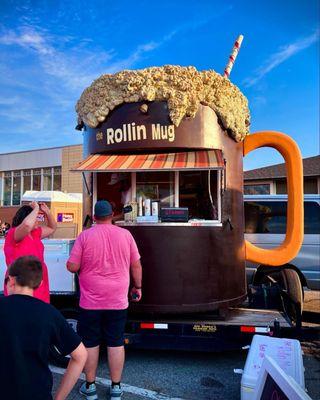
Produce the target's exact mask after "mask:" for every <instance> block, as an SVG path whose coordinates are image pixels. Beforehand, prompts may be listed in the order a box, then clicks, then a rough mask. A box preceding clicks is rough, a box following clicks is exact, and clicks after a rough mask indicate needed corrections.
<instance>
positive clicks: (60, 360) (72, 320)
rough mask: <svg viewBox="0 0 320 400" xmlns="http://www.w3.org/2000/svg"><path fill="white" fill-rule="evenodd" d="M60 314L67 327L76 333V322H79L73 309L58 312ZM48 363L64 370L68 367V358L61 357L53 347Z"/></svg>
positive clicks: (77, 315)
mask: <svg viewBox="0 0 320 400" xmlns="http://www.w3.org/2000/svg"><path fill="white" fill-rule="evenodd" d="M60 312H61V314H62V315H63V316H64V317H65V319H66V320H67V321H68V323H69V325H70V326H71V327H72V328H73V329H74V330H75V331H77V325H78V320H79V312H78V311H77V310H74V309H65V310H60ZM49 358H50V362H51V363H52V364H54V365H56V366H57V367H62V368H66V367H67V366H68V363H69V360H70V356H64V355H62V354H61V353H60V352H59V350H58V349H57V348H56V347H55V346H52V347H51V348H50V355H49Z"/></svg>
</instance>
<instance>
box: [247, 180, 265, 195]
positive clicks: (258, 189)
mask: <svg viewBox="0 0 320 400" xmlns="http://www.w3.org/2000/svg"><path fill="white" fill-rule="evenodd" d="M244 194H270V184H269V183H263V184H260V185H244Z"/></svg>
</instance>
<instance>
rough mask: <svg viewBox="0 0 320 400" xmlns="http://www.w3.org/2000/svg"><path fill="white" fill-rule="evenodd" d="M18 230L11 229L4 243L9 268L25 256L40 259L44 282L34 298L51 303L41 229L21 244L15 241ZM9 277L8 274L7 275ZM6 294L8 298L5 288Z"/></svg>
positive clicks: (34, 293)
mask: <svg viewBox="0 0 320 400" xmlns="http://www.w3.org/2000/svg"><path fill="white" fill-rule="evenodd" d="M15 229H16V228H11V229H10V230H9V231H8V233H7V236H6V239H5V242H4V248H3V250H4V254H5V257H6V264H7V267H9V265H11V264H12V263H13V262H14V261H15V260H16V259H17V258H19V257H23V256H35V257H37V258H39V260H40V261H41V264H42V274H43V277H42V282H41V285H40V286H39V287H38V288H37V289H35V290H34V291H33V296H34V297H36V298H37V299H40V300H43V301H45V302H46V303H50V294H49V278H48V269H47V266H46V264H45V262H44V255H43V254H44V246H43V243H42V241H41V228H40V227H39V228H36V229H34V230H33V231H31V233H30V235H28V236H26V237H25V238H24V239H22V240H21V241H20V242H16V241H15V240H14V231H15ZM6 276H7V273H6ZM4 294H5V295H6V296H7V294H8V293H7V288H6V287H4Z"/></svg>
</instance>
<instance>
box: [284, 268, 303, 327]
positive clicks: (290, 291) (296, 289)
mask: <svg viewBox="0 0 320 400" xmlns="http://www.w3.org/2000/svg"><path fill="white" fill-rule="evenodd" d="M280 284H281V286H282V289H283V290H284V291H285V292H286V296H285V297H287V298H284V299H283V304H284V311H285V312H286V314H287V315H288V317H289V318H290V319H291V321H293V322H294V323H297V322H299V321H301V316H302V311H303V297H304V296H303V288H302V285H301V281H300V278H299V274H298V273H297V272H296V271H295V270H293V269H284V270H282V271H281V283H280Z"/></svg>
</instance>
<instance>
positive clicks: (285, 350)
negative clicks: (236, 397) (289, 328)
mask: <svg viewBox="0 0 320 400" xmlns="http://www.w3.org/2000/svg"><path fill="white" fill-rule="evenodd" d="M265 356H269V357H271V358H272V359H273V360H274V361H275V362H276V363H277V364H278V365H279V367H280V368H282V369H283V371H284V372H286V373H287V374H288V375H289V376H291V377H292V378H293V379H294V380H295V381H296V382H297V383H298V384H299V385H300V386H301V387H302V388H303V389H304V390H305V383H304V367H303V360H302V351H301V346H300V342H299V341H298V340H294V339H279V338H272V337H269V336H263V335H254V336H253V339H252V343H251V346H250V350H249V353H248V356H247V360H246V364H245V366H244V371H243V374H242V378H241V400H251V399H253V394H254V389H255V386H256V383H257V380H258V376H259V373H260V369H261V365H262V362H263V359H264V357H265Z"/></svg>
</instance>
